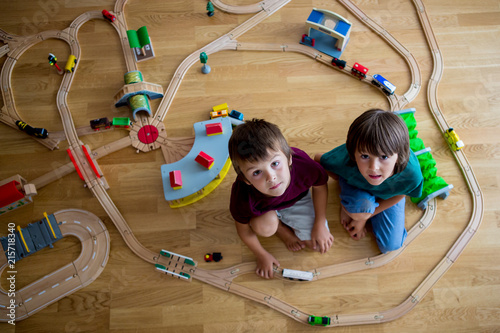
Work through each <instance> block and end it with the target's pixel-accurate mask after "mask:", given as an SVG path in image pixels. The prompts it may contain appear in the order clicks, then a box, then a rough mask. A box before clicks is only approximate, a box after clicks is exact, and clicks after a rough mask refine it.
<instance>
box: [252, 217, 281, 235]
mask: <svg viewBox="0 0 500 333" xmlns="http://www.w3.org/2000/svg"><path fill="white" fill-rule="evenodd" d="M278 225H279V220H278V216H277V215H276V212H274V211H270V212H267V213H265V214H263V215H261V216H258V217H255V218H253V219H252V220H251V221H250V227H251V228H252V230H253V232H255V233H256V234H257V235H259V236H262V237H271V236H272V235H274V234H275V233H276V231H277V230H278Z"/></svg>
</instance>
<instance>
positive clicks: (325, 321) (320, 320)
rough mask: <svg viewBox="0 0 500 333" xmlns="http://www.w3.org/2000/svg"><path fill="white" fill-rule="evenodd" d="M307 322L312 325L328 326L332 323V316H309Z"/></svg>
mask: <svg viewBox="0 0 500 333" xmlns="http://www.w3.org/2000/svg"><path fill="white" fill-rule="evenodd" d="M307 322H308V323H309V324H311V325H312V326H314V325H322V326H328V325H330V317H316V316H309V318H308V319H307Z"/></svg>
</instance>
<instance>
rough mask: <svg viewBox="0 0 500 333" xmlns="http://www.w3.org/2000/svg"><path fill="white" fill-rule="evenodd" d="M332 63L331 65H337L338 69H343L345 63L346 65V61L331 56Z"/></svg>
mask: <svg viewBox="0 0 500 333" xmlns="http://www.w3.org/2000/svg"><path fill="white" fill-rule="evenodd" d="M332 65H333V66H337V67H338V68H340V69H344V68H345V65H346V61H345V60H340V59H337V58H333V59H332Z"/></svg>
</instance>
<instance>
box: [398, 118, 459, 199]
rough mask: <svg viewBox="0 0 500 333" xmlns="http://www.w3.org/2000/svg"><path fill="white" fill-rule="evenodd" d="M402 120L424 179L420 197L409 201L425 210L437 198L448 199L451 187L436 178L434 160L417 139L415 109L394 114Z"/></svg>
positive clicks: (428, 149)
mask: <svg viewBox="0 0 500 333" xmlns="http://www.w3.org/2000/svg"><path fill="white" fill-rule="evenodd" d="M396 113H397V114H398V115H399V116H401V118H403V120H404V122H405V124H406V126H407V127H408V134H409V137H410V148H411V150H412V151H413V152H415V155H416V156H417V158H418V162H419V164H420V170H421V171H422V176H423V177H424V185H423V189H422V195H421V196H420V197H419V198H411V201H412V202H413V203H415V204H417V205H418V206H419V207H420V208H422V209H425V208H427V202H428V201H429V200H431V199H432V198H435V197H437V196H439V197H441V198H442V199H446V197H448V195H449V192H450V190H451V189H452V188H453V185H451V184H450V185H448V184H447V183H446V182H445V180H444V179H443V178H441V177H439V176H437V166H436V160H435V159H434V158H433V157H432V154H431V153H430V151H431V150H430V148H426V147H425V144H424V142H423V141H422V139H420V138H418V137H417V136H418V131H417V121H416V119H415V109H413V108H412V109H405V110H401V111H397V112H396Z"/></svg>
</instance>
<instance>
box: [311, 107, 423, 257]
mask: <svg viewBox="0 0 500 333" xmlns="http://www.w3.org/2000/svg"><path fill="white" fill-rule="evenodd" d="M315 160H316V161H318V162H320V163H321V165H322V166H323V167H324V168H325V169H326V170H327V172H328V173H329V175H330V176H331V177H332V178H334V179H335V180H338V182H339V185H340V198H341V212H340V221H341V223H342V225H343V226H344V228H345V229H346V230H347V232H348V233H349V235H350V236H351V238H353V239H355V240H359V239H361V238H363V237H364V236H365V235H366V229H365V225H366V222H367V221H368V220H370V221H371V223H372V228H373V232H374V234H375V238H376V240H377V244H378V246H379V249H380V250H381V251H382V252H383V253H385V252H389V251H394V250H397V249H399V248H400V247H401V246H402V245H403V242H404V240H405V239H406V235H407V232H406V229H405V195H409V196H412V197H419V196H420V195H421V193H422V186H423V177H422V173H421V171H420V165H419V163H418V159H417V157H416V156H415V154H414V153H413V152H412V151H411V150H410V143H409V135H408V129H407V127H406V125H405V123H404V121H403V120H402V119H401V118H400V117H399V116H398V115H397V114H395V113H392V112H389V111H383V110H378V109H371V110H368V111H366V112H364V113H363V114H362V115H361V116H359V117H358V118H357V119H356V120H354V122H353V123H352V124H351V126H350V127H349V131H348V134H347V140H346V143H345V144H343V145H341V146H339V147H337V148H334V149H333V150H331V151H329V152H327V153H325V154H317V155H316V156H315Z"/></svg>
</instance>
